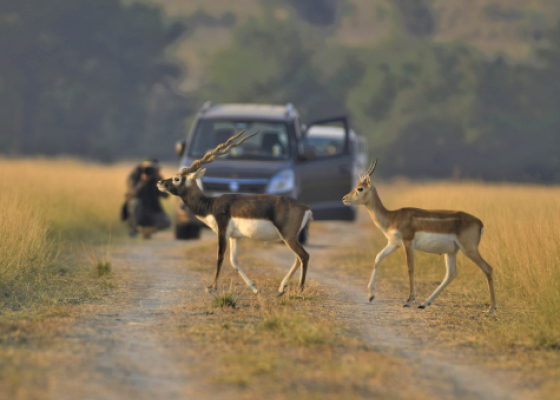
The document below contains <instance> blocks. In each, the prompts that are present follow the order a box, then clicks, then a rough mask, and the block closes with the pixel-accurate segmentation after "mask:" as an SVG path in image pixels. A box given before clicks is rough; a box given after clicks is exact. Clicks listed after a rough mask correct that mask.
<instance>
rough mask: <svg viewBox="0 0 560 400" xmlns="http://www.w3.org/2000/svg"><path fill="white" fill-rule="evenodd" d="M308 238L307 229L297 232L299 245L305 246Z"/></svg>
mask: <svg viewBox="0 0 560 400" xmlns="http://www.w3.org/2000/svg"><path fill="white" fill-rule="evenodd" d="M308 237H309V233H308V232H307V227H305V228H303V229H302V230H301V231H299V234H298V241H299V242H300V244H306V243H307V239H308Z"/></svg>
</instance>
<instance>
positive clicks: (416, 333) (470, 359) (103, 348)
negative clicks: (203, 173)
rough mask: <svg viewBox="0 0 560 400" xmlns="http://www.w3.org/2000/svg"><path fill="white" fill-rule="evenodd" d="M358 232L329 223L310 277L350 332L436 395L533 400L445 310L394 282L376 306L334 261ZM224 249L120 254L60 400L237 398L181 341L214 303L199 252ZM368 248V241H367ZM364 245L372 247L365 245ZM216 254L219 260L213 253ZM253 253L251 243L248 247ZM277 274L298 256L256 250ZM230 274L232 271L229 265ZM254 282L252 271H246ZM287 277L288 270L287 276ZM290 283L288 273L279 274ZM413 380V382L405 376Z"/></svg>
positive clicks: (72, 334)
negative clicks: (448, 325)
mask: <svg viewBox="0 0 560 400" xmlns="http://www.w3.org/2000/svg"><path fill="white" fill-rule="evenodd" d="M357 235H358V232H357V230H356V228H355V225H352V224H345V223H326V224H323V225H322V228H321V229H320V232H319V233H316V234H313V235H312V236H311V240H310V243H309V246H308V247H307V248H308V250H309V252H310V253H311V260H312V263H311V267H310V268H311V269H310V274H309V278H310V279H311V281H314V283H315V284H317V285H321V286H325V287H328V288H329V290H331V291H332V292H333V293H334V295H333V297H332V299H331V300H330V301H329V303H328V304H325V305H323V307H329V308H330V310H332V312H333V313H335V315H336V320H337V322H339V323H340V324H344V325H346V326H348V327H351V328H352V329H354V330H357V331H358V332H360V334H361V335H362V337H363V338H364V339H365V340H367V341H368V342H369V343H370V344H371V345H373V346H374V347H375V349H376V350H377V351H378V352H381V353H387V354H390V355H392V356H394V357H396V358H398V359H399V360H402V361H403V362H404V363H406V364H408V365H409V366H410V367H411V368H412V371H413V372H414V379H416V380H417V381H418V382H419V386H420V387H421V388H424V389H425V390H426V392H427V393H435V394H436V395H437V397H440V398H443V399H455V398H456V399H522V398H523V399H527V398H528V397H530V396H529V395H530V394H529V393H528V392H526V391H525V390H524V386H522V384H519V385H513V384H512V381H514V378H515V377H512V376H511V375H508V373H506V372H503V371H496V370H490V369H488V367H484V366H480V365H479V364H477V363H476V361H474V360H476V359H477V357H479V356H480V355H476V354H472V353H469V350H464V349H457V348H447V347H446V346H444V345H443V344H441V343H439V342H438V340H437V332H436V331H435V330H434V329H432V327H431V324H430V321H431V319H433V318H435V316H436V315H437V312H438V311H437V308H433V309H431V310H430V309H428V310H424V311H423V310H418V309H416V308H411V309H403V308H402V301H403V299H404V296H405V294H404V293H403V292H402V290H400V289H398V288H395V287H393V286H391V285H389V284H387V283H383V282H379V283H378V284H377V287H376V289H377V294H376V299H375V301H374V302H373V303H369V302H368V301H367V293H366V289H365V286H366V283H367V278H368V277H360V278H359V279H352V278H348V276H347V275H344V274H342V273H340V272H338V271H337V270H336V265H333V262H332V261H331V260H332V259H333V258H332V256H333V254H335V252H336V251H337V249H340V248H346V247H349V246H357V245H359V244H358V243H360V241H358V240H357V237H358V236H357ZM207 241H215V237H214V235H213V234H212V233H210V232H208V231H206V232H205V233H204V237H203V240H202V241H197V242H177V241H175V240H173V238H172V236H171V234H169V233H163V234H159V235H157V236H156V237H155V238H154V239H153V240H151V241H140V240H138V241H130V242H127V243H126V244H124V245H122V246H120V247H119V248H118V250H116V251H114V253H113V255H112V261H113V265H114V269H115V281H116V282H119V283H118V285H119V286H118V288H117V289H115V290H114V291H113V292H112V293H111V294H110V295H109V298H108V299H104V300H102V301H100V302H99V303H98V304H94V305H91V306H89V307H86V308H85V311H84V312H83V313H82V315H81V316H80V317H79V318H78V319H77V320H76V322H75V323H74V324H73V326H72V328H71V329H70V331H69V333H68V334H67V336H66V337H65V339H64V340H63V341H62V342H61V346H64V349H61V350H63V351H64V352H66V353H67V354H68V357H64V361H61V362H60V363H59V364H57V365H52V366H51V368H52V370H53V373H52V374H51V375H50V378H49V385H48V387H49V390H48V392H46V393H45V397H48V398H53V399H115V400H116V399H118V400H125V399H126V400H128V399H194V398H224V397H225V396H226V395H227V397H228V398H236V395H237V393H236V392H235V391H233V392H232V391H231V389H227V390H228V391H224V390H223V389H222V388H220V387H219V386H208V385H206V386H204V384H203V383H201V379H200V378H201V377H200V372H199V371H198V365H199V364H200V362H201V361H203V357H204V354H199V352H197V349H196V348H195V347H196V346H194V345H193V346H190V345H189V344H188V341H187V342H185V340H184V338H180V337H179V336H178V335H177V318H176V317H177V315H178V314H180V313H183V314H184V313H185V310H189V309H190V308H189V307H190V304H198V303H200V302H201V301H206V300H205V299H206V298H207V296H208V294H206V293H205V291H204V287H205V285H206V282H207V281H208V280H209V279H210V278H211V276H209V274H208V272H207V271H202V272H201V271H197V270H195V269H193V268H189V267H188V262H187V261H186V260H185V254H186V253H188V248H189V246H191V247H193V248H194V247H196V246H201V245H205V242H207ZM362 243H363V242H362ZM363 245H367V243H364V244H363ZM209 249H211V250H208V251H211V252H212V253H214V251H215V250H214V249H213V248H212V247H209ZM242 249H243V245H242ZM253 252H254V254H255V255H256V256H258V257H261V258H262V259H264V260H275V261H274V263H273V264H274V266H273V268H276V269H282V270H283V271H282V272H285V271H286V270H287V269H288V268H289V266H290V265H291V262H292V259H293V255H292V254H291V253H290V252H289V251H287V250H286V249H285V247H284V246H281V245H272V246H270V247H269V248H266V249H262V248H259V249H256V250H253ZM224 268H230V267H229V265H228V262H227V261H226V262H225V265H224ZM245 272H246V273H247V275H248V276H251V269H247V270H246V271H245ZM279 272H280V271H279ZM278 275H279V276H281V274H280V273H279V274H278ZM403 379H408V377H406V376H403Z"/></svg>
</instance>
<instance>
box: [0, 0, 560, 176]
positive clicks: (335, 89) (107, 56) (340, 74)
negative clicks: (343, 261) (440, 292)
mask: <svg viewBox="0 0 560 400" xmlns="http://www.w3.org/2000/svg"><path fill="white" fill-rule="evenodd" d="M559 21H560V1H558V0H532V1H528V0H453V1H450V0H305V1H298V0H276V1H272V0H236V1H231V0H157V1H156V0H154V1H153V2H148V1H143V2H135V1H118V0H79V1H77V0H49V1H45V0H0V153H2V154H5V155H11V156H20V155H39V154H41V155H72V156H76V157H81V158H88V159H96V160H101V161H116V160H120V159H131V158H142V157H145V156H153V157H159V158H160V159H167V160H173V159H174V157H175V156H174V152H173V144H174V142H175V141H176V140H178V139H180V138H182V137H184V135H185V133H186V131H187V129H188V127H189V124H190V122H191V121H192V117H193V115H194V113H196V111H197V110H198V109H199V107H200V106H201V105H202V104H203V103H204V102H205V101H206V100H212V101H213V102H214V103H219V102H267V103H286V102H292V103H293V104H294V105H295V106H296V107H297V108H298V109H299V110H300V112H301V113H302V114H303V117H304V120H307V121H309V120H312V119H315V118H321V117H326V116H330V115H333V114H334V115H340V114H343V113H347V114H348V115H350V117H351V123H352V126H353V128H354V129H355V130H356V131H357V132H358V133H360V134H362V135H364V136H366V137H367V138H368V139H369V145H370V152H371V154H373V155H375V156H377V157H379V158H380V160H381V161H380V162H381V164H380V165H382V166H383V167H382V168H380V169H379V172H380V174H381V175H383V176H385V177H391V176H396V175H405V176H408V177H411V178H475V179H480V178H482V179H486V180H511V181H535V182H559V181H560V22H559Z"/></svg>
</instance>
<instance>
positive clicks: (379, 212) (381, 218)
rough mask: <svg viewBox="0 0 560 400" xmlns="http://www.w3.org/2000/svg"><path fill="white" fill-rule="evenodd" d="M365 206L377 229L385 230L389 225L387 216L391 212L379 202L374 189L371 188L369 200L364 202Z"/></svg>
mask: <svg viewBox="0 0 560 400" xmlns="http://www.w3.org/2000/svg"><path fill="white" fill-rule="evenodd" d="M366 208H367V210H368V213H369V216H370V217H371V219H372V220H373V223H374V224H375V225H376V226H377V227H378V228H379V229H381V230H382V231H384V232H386V231H387V230H388V229H389V225H390V224H391V222H390V218H389V214H390V213H391V212H390V211H389V210H387V209H386V208H385V206H384V205H383V203H382V202H381V199H380V198H379V195H378V194H377V190H376V189H373V190H372V192H371V195H370V200H369V202H368V203H367V204H366Z"/></svg>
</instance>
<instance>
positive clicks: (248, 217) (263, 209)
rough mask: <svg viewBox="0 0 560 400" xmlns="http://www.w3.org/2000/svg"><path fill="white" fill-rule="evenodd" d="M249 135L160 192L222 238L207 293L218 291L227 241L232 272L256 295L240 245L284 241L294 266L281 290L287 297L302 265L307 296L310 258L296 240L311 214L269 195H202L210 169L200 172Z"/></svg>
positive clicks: (206, 157)
mask: <svg viewBox="0 0 560 400" xmlns="http://www.w3.org/2000/svg"><path fill="white" fill-rule="evenodd" d="M244 132H245V131H244V130H243V131H241V132H239V133H238V134H237V135H234V136H232V137H231V138H229V139H228V140H227V141H226V142H225V143H222V144H220V145H218V146H217V147H216V148H215V149H214V150H212V151H209V152H208V153H206V154H205V155H204V157H202V158H201V159H200V160H197V161H195V162H193V163H192V165H191V166H190V167H188V168H183V169H182V170H181V172H179V173H178V174H176V175H175V176H173V177H172V178H170V179H166V180H161V181H159V182H158V187H159V189H160V190H162V191H166V192H168V193H171V194H173V195H175V196H179V197H181V199H183V201H184V202H185V204H186V205H187V207H189V209H190V210H191V211H192V213H193V214H194V215H195V216H196V217H197V218H198V219H199V220H201V221H203V222H204V223H205V224H206V225H208V226H209V227H210V229H212V230H213V231H214V232H215V233H217V234H218V263H217V266H216V273H215V274H214V281H213V282H212V284H211V285H210V286H209V287H208V288H209V289H216V285H217V282H218V276H219V274H220V269H221V267H222V262H223V260H224V253H225V250H226V244H227V240H228V239H229V244H230V260H231V264H232V266H233V267H234V268H235V269H236V270H237V272H239V275H241V277H242V278H243V280H244V281H245V282H246V283H247V285H248V286H249V287H250V288H251V290H253V292H255V293H257V292H258V291H257V288H256V287H255V285H254V283H253V282H251V280H250V279H249V278H248V277H247V275H245V273H244V272H243V271H242V270H241V268H240V267H239V264H237V253H238V251H239V241H240V240H241V239H243V238H250V239H256V240H262V241H274V240H283V241H284V243H286V245H287V246H288V247H289V248H290V250H292V251H293V252H294V254H295V255H296V260H295V263H294V265H293V266H292V268H291V269H290V271H289V272H288V274H287V275H286V277H285V278H284V280H283V281H282V283H281V284H280V288H279V289H278V292H279V294H283V293H284V290H285V288H286V286H287V284H288V281H289V280H290V278H291V277H292V275H293V274H294V273H295V272H296V270H297V269H298V267H299V266H300V265H301V277H300V280H299V290H300V291H303V288H304V285H305V276H306V274H307V265H308V264H309V254H308V253H307V252H306V251H305V250H304V248H303V247H302V245H301V244H300V243H299V241H298V234H299V233H300V231H301V230H302V229H303V228H305V227H306V226H307V224H308V223H309V221H310V220H311V219H312V214H311V209H310V208H309V207H308V206H306V205H305V204H303V203H300V202H298V201H296V200H294V199H291V198H289V197H285V196H276V195H271V194H254V195H242V194H224V195H222V196H218V197H208V196H205V195H204V193H202V191H201V190H200V188H199V187H198V184H197V179H200V178H201V177H202V176H203V175H204V173H205V172H206V169H201V168H200V167H201V166H202V165H204V164H208V163H211V162H212V161H214V160H215V159H216V157H218V156H221V155H224V154H226V153H227V152H228V151H229V150H230V149H232V148H233V147H236V146H239V145H240V144H241V143H243V142H244V141H246V140H247V139H249V138H250V137H252V136H254V135H256V134H257V133H258V132H257V133H254V134H253V135H249V136H246V137H244V138H242V139H240V140H239V141H237V142H234V140H235V139H237V138H239V137H240V136H241V135H243V133H244Z"/></svg>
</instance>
